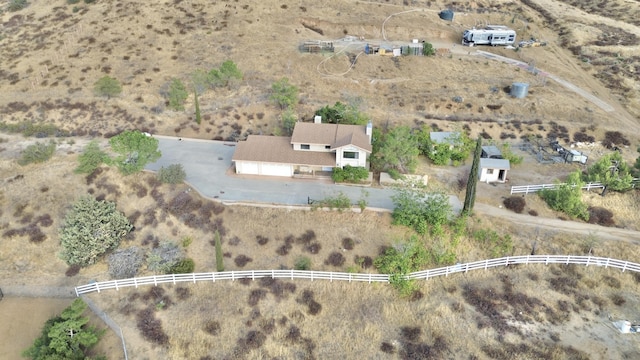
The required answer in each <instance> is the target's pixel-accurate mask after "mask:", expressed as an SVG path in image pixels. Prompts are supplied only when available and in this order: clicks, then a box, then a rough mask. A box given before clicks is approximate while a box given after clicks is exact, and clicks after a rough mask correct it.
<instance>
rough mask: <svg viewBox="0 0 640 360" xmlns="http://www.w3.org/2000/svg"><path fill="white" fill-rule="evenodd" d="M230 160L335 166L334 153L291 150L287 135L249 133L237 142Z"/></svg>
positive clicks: (289, 139)
mask: <svg viewBox="0 0 640 360" xmlns="http://www.w3.org/2000/svg"><path fill="white" fill-rule="evenodd" d="M231 160H233V161H259V162H269V163H279V164H293V165H309V166H336V155H335V153H331V152H315V151H296V150H293V146H292V145H291V138H290V137H287V136H265V135H249V136H248V137H247V140H246V141H240V142H238V144H237V145H236V150H235V152H234V153H233V157H232V158H231Z"/></svg>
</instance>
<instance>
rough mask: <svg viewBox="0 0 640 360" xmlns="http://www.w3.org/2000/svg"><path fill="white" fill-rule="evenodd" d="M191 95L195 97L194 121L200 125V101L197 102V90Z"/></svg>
mask: <svg viewBox="0 0 640 360" xmlns="http://www.w3.org/2000/svg"><path fill="white" fill-rule="evenodd" d="M193 96H195V98H196V123H198V125H200V121H201V118H200V103H199V102H198V92H197V91H194V92H193Z"/></svg>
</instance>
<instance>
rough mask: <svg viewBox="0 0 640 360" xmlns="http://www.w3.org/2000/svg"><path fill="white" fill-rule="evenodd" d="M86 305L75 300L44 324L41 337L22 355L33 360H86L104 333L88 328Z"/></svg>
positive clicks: (79, 300)
mask: <svg viewBox="0 0 640 360" xmlns="http://www.w3.org/2000/svg"><path fill="white" fill-rule="evenodd" d="M86 308H87V305H86V304H85V303H84V302H83V301H82V300H81V299H76V300H75V301H74V302H73V303H72V304H71V305H70V306H69V307H68V308H66V309H64V310H63V311H62V314H60V315H59V316H56V317H53V318H51V319H49V320H47V322H46V323H45V324H44V327H43V328H42V333H41V334H40V337H39V338H37V339H36V340H35V341H34V342H33V345H32V346H31V347H30V348H28V349H27V350H25V351H24V352H23V353H22V355H23V356H24V357H27V358H30V359H33V360H55V359H65V360H85V359H89V358H88V357H87V354H86V353H87V352H88V351H89V349H91V347H93V346H94V345H95V344H97V343H98V341H99V340H100V337H101V336H102V334H103V333H104V331H100V330H97V329H96V328H95V327H92V326H89V325H88V322H89V318H88V317H86V316H82V314H83V312H84V311H85V309H86Z"/></svg>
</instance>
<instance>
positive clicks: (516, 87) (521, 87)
mask: <svg viewBox="0 0 640 360" xmlns="http://www.w3.org/2000/svg"><path fill="white" fill-rule="evenodd" d="M528 93H529V84H528V83H521V82H514V83H513V85H511V92H510V93H509V94H510V95H511V96H513V97H514V98H518V99H522V98H524V97H526V96H527V94H528Z"/></svg>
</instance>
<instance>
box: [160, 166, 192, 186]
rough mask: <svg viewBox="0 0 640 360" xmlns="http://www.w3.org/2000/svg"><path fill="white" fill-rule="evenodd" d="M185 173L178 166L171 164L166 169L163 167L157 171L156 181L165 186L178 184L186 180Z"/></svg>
mask: <svg viewBox="0 0 640 360" xmlns="http://www.w3.org/2000/svg"><path fill="white" fill-rule="evenodd" d="M186 177H187V173H186V172H185V171H184V168H183V167H182V165H180V164H171V165H169V166H167V167H166V168H165V167H164V166H163V167H161V168H160V170H158V180H160V182H162V183H165V184H179V183H181V182H183V181H184V179H186Z"/></svg>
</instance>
